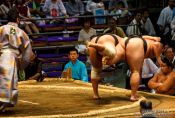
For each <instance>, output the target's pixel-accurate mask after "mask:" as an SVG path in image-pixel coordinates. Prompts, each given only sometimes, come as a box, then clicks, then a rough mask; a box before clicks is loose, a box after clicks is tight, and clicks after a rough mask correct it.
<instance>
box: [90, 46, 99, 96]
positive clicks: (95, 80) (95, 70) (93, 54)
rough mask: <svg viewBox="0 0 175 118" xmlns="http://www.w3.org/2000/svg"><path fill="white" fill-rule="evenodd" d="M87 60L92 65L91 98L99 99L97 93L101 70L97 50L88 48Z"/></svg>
mask: <svg viewBox="0 0 175 118" xmlns="http://www.w3.org/2000/svg"><path fill="white" fill-rule="evenodd" d="M88 50H89V58H90V61H91V64H92V69H91V82H92V87H93V92H94V95H93V98H94V99H99V98H100V96H99V93H98V84H99V82H100V80H101V77H100V75H99V74H100V72H101V69H102V56H101V55H99V54H98V53H97V50H96V49H95V48H92V47H89V48H88Z"/></svg>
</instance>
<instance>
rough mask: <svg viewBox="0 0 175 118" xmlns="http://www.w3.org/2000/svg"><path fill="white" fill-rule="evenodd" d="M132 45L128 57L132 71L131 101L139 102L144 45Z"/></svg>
mask: <svg viewBox="0 0 175 118" xmlns="http://www.w3.org/2000/svg"><path fill="white" fill-rule="evenodd" d="M132 44H133V43H131V45H128V46H127V50H126V56H127V62H128V65H129V67H130V69H131V77H130V85H131V98H130V100H131V101H136V100H138V95H137V90H138V87H139V83H140V79H141V77H140V75H141V69H142V65H143V61H144V49H143V43H140V45H135V44H133V45H132Z"/></svg>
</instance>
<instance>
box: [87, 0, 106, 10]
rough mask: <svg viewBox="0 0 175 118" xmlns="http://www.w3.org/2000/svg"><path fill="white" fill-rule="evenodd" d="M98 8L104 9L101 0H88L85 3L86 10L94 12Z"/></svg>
mask: <svg viewBox="0 0 175 118" xmlns="http://www.w3.org/2000/svg"><path fill="white" fill-rule="evenodd" d="M98 8H101V9H104V3H103V0H88V1H87V4H86V11H87V12H91V13H94V11H95V10H96V9H98Z"/></svg>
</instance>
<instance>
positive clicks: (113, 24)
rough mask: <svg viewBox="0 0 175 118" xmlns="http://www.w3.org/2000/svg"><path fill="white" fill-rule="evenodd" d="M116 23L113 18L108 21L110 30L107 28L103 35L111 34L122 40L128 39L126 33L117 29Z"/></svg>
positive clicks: (119, 28)
mask: <svg viewBox="0 0 175 118" xmlns="http://www.w3.org/2000/svg"><path fill="white" fill-rule="evenodd" d="M116 22H117V21H116V20H115V19H114V18H113V17H110V18H109V20H108V28H106V29H105V30H104V31H103V34H107V33H110V34H116V35H118V36H120V37H122V38H124V37H126V34H125V33H124V31H123V29H122V28H121V27H117V23H116Z"/></svg>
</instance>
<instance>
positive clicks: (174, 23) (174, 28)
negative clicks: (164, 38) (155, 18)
mask: <svg viewBox="0 0 175 118" xmlns="http://www.w3.org/2000/svg"><path fill="white" fill-rule="evenodd" d="M173 13H175V8H174V12H173ZM170 26H171V35H172V39H171V44H172V45H173V46H174V47H175V17H174V18H173V20H172V21H171V24H170Z"/></svg>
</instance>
